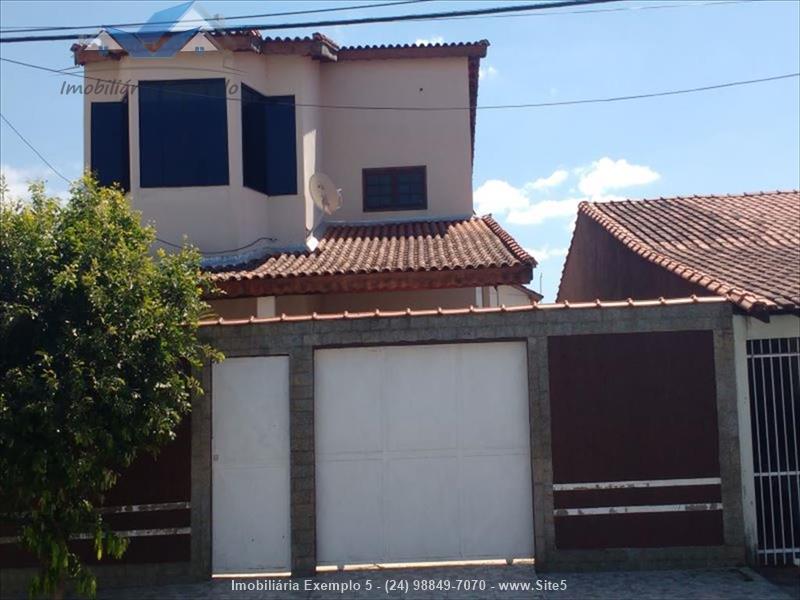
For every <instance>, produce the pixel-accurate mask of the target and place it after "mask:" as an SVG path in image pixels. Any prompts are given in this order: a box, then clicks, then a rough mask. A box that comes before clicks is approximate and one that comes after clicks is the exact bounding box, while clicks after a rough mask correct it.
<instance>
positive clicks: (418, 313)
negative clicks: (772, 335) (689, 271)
mask: <svg viewBox="0 0 800 600" xmlns="http://www.w3.org/2000/svg"><path fill="white" fill-rule="evenodd" d="M717 302H726V300H725V298H720V297H719V296H699V297H698V296H691V297H688V298H669V299H665V298H657V299H655V300H632V299H630V298H628V299H627V300H615V301H604V300H603V301H601V300H595V301H594V302H575V303H571V302H557V303H553V304H539V303H537V302H532V303H531V304H521V305H515V306H505V305H502V306H492V307H481V308H478V307H475V306H467V307H464V308H435V309H424V310H412V309H411V308H406V309H405V310H380V309H377V308H376V309H375V310H373V311H369V312H348V311H344V312H341V313H311V314H307V315H286V314H281V315H278V316H276V317H250V318H249V319H223V318H221V317H220V318H218V319H209V320H205V321H200V322H199V325H200V326H201V327H211V326H214V325H228V326H230V325H248V324H252V323H284V322H296V321H339V320H352V319H379V318H392V317H434V316H443V317H446V316H458V315H470V314H490V313H519V312H542V311H544V312H547V311H553V310H595V309H598V308H599V309H608V308H643V307H656V306H685V305H688V304H714V303H717Z"/></svg>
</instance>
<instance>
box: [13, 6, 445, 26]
mask: <svg viewBox="0 0 800 600" xmlns="http://www.w3.org/2000/svg"><path fill="white" fill-rule="evenodd" d="M421 2H433V0H402V1H397V2H377V3H375V4H361V5H357V6H337V7H332V8H318V9H315V10H292V11H288V12H277V13H261V14H255V15H236V16H233V17H223V18H221V19H219V20H220V21H235V20H238V19H260V18H265V17H285V16H289V15H310V14H315V13H330V12H344V11H348V10H360V9H365V8H384V7H388V6H399V5H401V4H419V3H421ZM210 19H211V20H213V18H210ZM210 19H182V20H181V23H198V22H199V23H204V22H208V21H209V20H210ZM173 24H174V21H152V22H150V21H139V22H136V23H107V24H103V23H97V24H93V25H48V26H44V25H41V26H32V25H29V26H24V25H21V26H18V27H0V32H2V33H12V32H13V33H33V32H37V31H69V30H71V29H100V28H106V27H114V28H119V27H137V26H140V25H173Z"/></svg>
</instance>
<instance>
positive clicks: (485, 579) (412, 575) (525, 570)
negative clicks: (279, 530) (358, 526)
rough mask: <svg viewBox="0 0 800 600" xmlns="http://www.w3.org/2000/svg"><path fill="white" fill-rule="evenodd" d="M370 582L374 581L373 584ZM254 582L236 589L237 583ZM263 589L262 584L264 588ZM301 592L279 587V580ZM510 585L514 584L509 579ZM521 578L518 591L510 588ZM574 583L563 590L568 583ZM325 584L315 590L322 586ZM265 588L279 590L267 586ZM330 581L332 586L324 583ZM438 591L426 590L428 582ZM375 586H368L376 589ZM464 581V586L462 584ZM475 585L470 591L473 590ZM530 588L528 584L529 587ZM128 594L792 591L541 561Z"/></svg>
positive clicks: (143, 598) (214, 598) (628, 595)
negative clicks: (558, 567) (544, 568)
mask: <svg viewBox="0 0 800 600" xmlns="http://www.w3.org/2000/svg"><path fill="white" fill-rule="evenodd" d="M368 582H369V583H368ZM235 584H244V585H246V586H249V587H248V588H245V589H241V590H234V589H233V585H235ZM259 584H260V587H261V589H260V590H259V589H257V588H258V587H259ZM290 584H291V586H292V587H295V588H296V589H295V590H280V589H274V588H275V586H276V585H283V586H288V585H290ZM507 584H510V585H507ZM514 584H516V590H514V589H503V588H510V587H512V586H513V585H514ZM564 584H565V585H566V589H565V590H562V589H559V588H561V587H562V586H563V585H564ZM315 585H316V586H317V587H316V589H314V586H315ZM264 586H272V587H273V589H271V590H265V589H264ZM325 586H327V587H328V589H324V587H325ZM426 586H427V587H428V588H430V587H431V586H433V589H427V590H426V589H424V588H425V587H426ZM370 587H371V589H368V588H370ZM459 587H461V589H460V590H459V589H458V588H459ZM465 588H469V589H465ZM526 588H527V589H526ZM98 598H109V599H111V598H114V599H117V598H119V599H123V600H162V599H163V600H183V599H187V600H188V599H195V598H199V599H208V600H222V599H227V598H230V599H245V598H246V599H254V600H261V599H264V598H278V599H287V600H294V599H299V598H304V599H326V598H454V599H455V598H463V599H472V598H509V599H510V598H537V599H539V598H562V599H565V600H566V599H567V598H580V599H584V598H597V599H605V598H609V599H612V598H613V599H614V600H617V599H619V600H626V599H630V600H649V599H661V598H675V599H683V598H690V599H691V600H704V599H720V600H723V599H724V600H734V599H741V600H745V599H747V600H751V599H761V598H764V599H771V598H774V599H776V600H786V598H791V596H790V595H787V593H786V592H785V591H783V590H781V589H780V588H778V587H776V586H775V585H773V584H771V583H770V582H769V581H767V580H766V579H764V578H763V577H761V576H760V575H758V574H757V573H755V572H753V571H751V570H750V569H708V570H686V571H636V572H633V571H626V572H620V573H607V572H604V573H548V574H546V575H542V576H541V577H537V575H536V573H535V572H534V570H533V567H529V566H511V567H496V566H492V567H459V568H452V567H451V568H446V569H445V568H442V569H440V568H429V569H404V570H385V571H359V572H346V573H326V574H323V575H319V576H318V577H315V578H313V579H308V580H306V579H271V580H265V579H237V580H230V579H217V580H214V581H213V582H207V583H198V584H191V585H172V586H159V587H148V588H142V587H140V588H125V589H117V590H107V591H105V592H103V591H101V592H100V594H99V595H98Z"/></svg>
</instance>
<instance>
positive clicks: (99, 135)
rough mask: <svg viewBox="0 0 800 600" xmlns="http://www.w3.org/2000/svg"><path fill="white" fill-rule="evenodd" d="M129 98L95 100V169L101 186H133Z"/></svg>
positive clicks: (93, 143)
mask: <svg viewBox="0 0 800 600" xmlns="http://www.w3.org/2000/svg"><path fill="white" fill-rule="evenodd" d="M129 152H130V151H129V149H128V100H127V98H126V99H125V100H124V101H122V102H92V106H91V156H90V159H89V161H90V164H91V169H92V171H93V172H94V174H95V176H96V177H97V181H98V182H99V183H100V185H105V186H110V185H113V184H115V183H116V184H119V186H120V187H121V188H122V189H123V190H126V191H127V190H129V189H130V155H129Z"/></svg>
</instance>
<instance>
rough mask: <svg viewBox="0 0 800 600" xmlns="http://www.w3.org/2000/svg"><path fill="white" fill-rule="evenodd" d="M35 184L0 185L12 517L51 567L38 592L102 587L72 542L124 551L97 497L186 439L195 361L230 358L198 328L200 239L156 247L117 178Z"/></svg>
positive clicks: (6, 482)
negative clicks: (52, 188) (173, 247)
mask: <svg viewBox="0 0 800 600" xmlns="http://www.w3.org/2000/svg"><path fill="white" fill-rule="evenodd" d="M0 187H4V186H0ZM30 191H31V198H30V200H29V201H28V202H24V203H23V202H18V201H16V202H15V201H13V200H11V199H10V198H9V197H8V194H7V193H6V191H5V190H3V191H2V193H0V521H2V522H6V523H8V522H11V523H13V524H15V526H16V530H17V531H18V534H19V536H20V537H21V541H22V543H23V545H24V546H25V547H26V548H27V549H28V550H29V551H31V552H32V553H33V554H34V555H35V556H36V557H37V558H38V559H39V561H40V563H41V565H42V568H41V571H40V573H39V575H38V576H37V577H36V578H35V579H34V581H33V582H32V584H31V593H32V595H35V594H40V593H51V594H54V595H60V594H63V590H64V585H65V583H67V582H70V581H71V582H72V583H73V584H74V585H75V587H76V589H77V591H78V592H80V593H82V594H85V595H89V596H93V595H94V593H95V589H96V583H95V578H94V576H93V575H92V574H91V572H90V571H89V570H88V569H87V568H85V566H84V565H83V564H82V562H81V560H80V558H79V556H78V555H77V554H76V553H75V552H74V545H73V544H71V543H70V540H71V539H74V538H76V537H82V538H86V537H88V538H89V539H91V540H93V547H94V552H95V553H96V556H97V558H98V559H102V558H103V557H105V556H111V557H114V558H118V557H120V556H121V555H122V553H123V552H124V551H125V548H126V546H127V540H125V539H122V538H120V537H118V536H117V535H115V534H114V533H113V532H111V531H110V530H109V529H108V527H107V525H106V524H104V522H103V518H102V514H101V513H100V512H99V511H98V508H99V507H100V506H101V505H102V504H103V499H104V495H105V494H106V492H108V490H109V489H111V488H112V487H113V486H114V484H115V482H116V480H117V478H118V476H119V474H120V472H121V471H122V470H123V469H125V467H127V466H128V465H130V463H131V462H132V461H133V460H134V458H136V456H138V455H139V454H141V453H143V452H151V453H155V452H157V449H158V448H159V447H160V446H162V445H163V444H164V443H165V442H167V441H169V440H170V439H172V438H173V437H174V430H175V428H176V426H177V425H178V423H179V422H180V421H181V418H182V417H183V416H184V415H185V414H186V413H187V412H188V411H189V408H190V398H191V396H192V394H193V393H195V392H197V391H199V382H198V381H197V380H196V379H195V378H194V377H192V374H191V368H192V367H198V366H200V365H201V364H202V361H203V360H204V358H205V357H214V358H218V357H217V356H216V354H215V353H214V352H213V350H212V349H211V348H209V347H207V346H205V345H203V344H201V343H199V342H198V339H197V329H196V327H197V326H196V323H197V321H198V318H199V317H200V316H201V314H202V312H203V311H204V310H205V309H206V307H207V305H206V304H205V303H204V302H203V300H202V297H203V294H204V293H205V292H206V291H208V282H207V280H206V279H205V277H204V276H203V275H202V274H201V271H200V257H199V254H198V253H197V252H196V251H195V250H192V249H189V248H186V249H184V250H182V251H181V252H178V253H174V254H169V255H167V254H165V253H164V252H158V253H156V254H153V253H151V252H150V247H151V244H152V243H153V241H154V231H153V230H152V228H150V227H144V226H142V225H140V221H139V215H138V214H137V213H135V212H134V211H132V210H131V208H130V207H129V205H128V202H127V200H126V199H125V197H124V196H123V194H122V193H121V192H120V191H119V190H117V189H112V188H102V187H99V186H98V185H97V183H96V182H95V181H94V180H92V179H91V178H90V177H88V176H87V177H86V178H84V179H82V180H81V181H79V182H77V183H76V184H75V185H73V187H72V190H71V198H70V199H69V201H68V202H67V203H60V202H59V201H58V200H57V199H54V198H48V197H47V196H46V195H45V192H44V188H43V186H42V185H38V184H37V185H32V186H31V190H30Z"/></svg>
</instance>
